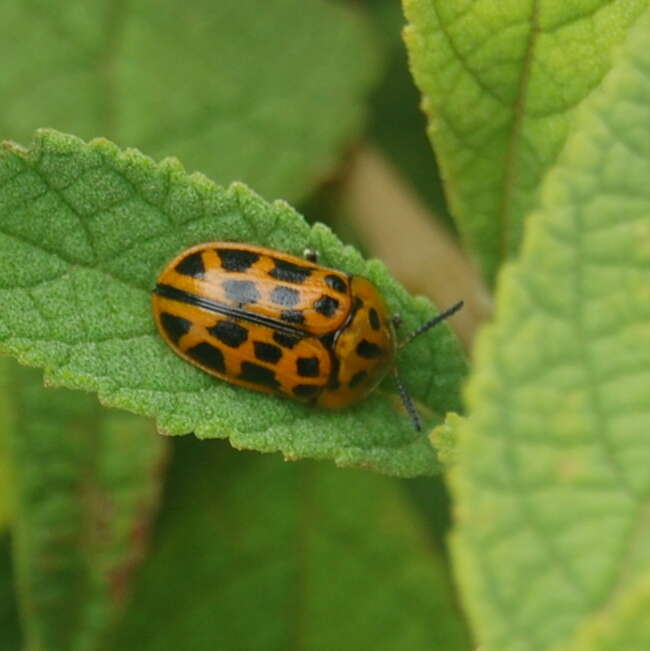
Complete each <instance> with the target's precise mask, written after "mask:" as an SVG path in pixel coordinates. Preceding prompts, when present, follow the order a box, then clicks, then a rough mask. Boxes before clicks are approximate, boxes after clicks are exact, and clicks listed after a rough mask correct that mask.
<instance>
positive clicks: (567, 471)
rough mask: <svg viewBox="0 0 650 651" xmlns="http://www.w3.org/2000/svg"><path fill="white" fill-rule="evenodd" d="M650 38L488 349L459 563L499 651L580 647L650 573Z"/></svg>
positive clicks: (538, 221)
mask: <svg viewBox="0 0 650 651" xmlns="http://www.w3.org/2000/svg"><path fill="white" fill-rule="evenodd" d="M649 34H650V13H648V12H646V14H645V15H644V16H643V18H642V19H641V20H640V21H639V23H638V24H637V26H636V27H635V28H634V29H633V30H632V32H631V33H630V38H629V40H628V41H627V42H626V44H625V47H624V49H623V51H622V52H621V53H620V54H619V55H618V58H617V62H616V64H615V66H614V67H613V68H612V71H611V73H610V74H609V75H608V76H607V78H606V79H605V80H604V83H603V85H602V87H601V88H600V89H599V91H598V92H596V93H595V94H594V95H593V96H592V97H591V98H590V100H589V102H588V103H587V104H585V106H584V107H583V110H582V111H581V113H580V115H579V116H578V117H577V120H576V128H575V130H574V132H573V133H572V135H571V138H570V139H569V141H568V143H567V147H566V149H565V151H564V152H563V154H562V156H561V158H560V161H559V163H558V165H557V167H556V168H554V170H553V171H552V173H551V174H550V175H549V177H548V179H547V182H546V183H545V185H544V188H543V191H542V204H541V205H542V208H541V210H540V211H539V212H538V213H535V214H533V215H531V220H530V223H529V228H528V230H527V234H526V238H525V242H524V247H523V252H522V255H521V259H520V260H519V261H517V262H516V263H514V264H512V266H510V267H509V268H507V269H506V270H505V272H504V273H503V275H502V277H501V290H500V293H499V296H498V305H497V315H496V321H495V323H494V324H493V325H491V326H489V327H488V328H487V329H486V331H485V332H484V335H483V337H481V339H480V342H479V345H478V347H477V351H476V356H475V359H476V370H475V373H474V374H473V376H472V378H471V380H470V383H469V386H468V390H467V403H468V408H469V417H468V419H467V420H466V421H465V422H464V423H463V424H461V428H460V433H459V436H458V446H457V453H456V466H455V467H454V470H453V471H452V482H451V487H452V492H453V494H454V496H455V498H456V500H457V514H458V525H457V529H456V533H455V536H454V541H453V551H454V556H455V560H456V564H457V576H458V580H459V583H460V585H461V588H462V591H463V593H464V599H465V603H466V605H467V606H468V610H469V613H470V618H471V620H472V622H473V626H474V628H475V630H476V631H477V637H478V642H479V644H480V646H481V647H482V648H484V649H486V650H488V651H519V650H523V649H526V650H528V651H542V650H546V649H549V648H551V647H552V646H553V645H554V644H560V643H562V642H566V641H567V639H569V638H570V636H571V635H572V634H573V632H574V631H575V630H576V629H577V628H578V627H579V626H580V625H581V624H582V623H583V622H584V620H585V619H587V618H589V617H591V616H593V615H594V614H597V613H604V612H607V611H608V610H609V608H610V607H611V605H612V603H613V602H614V601H615V600H617V599H618V598H619V596H621V595H623V594H625V592H626V591H627V590H628V589H630V588H631V586H632V585H633V583H634V582H635V580H636V578H637V577H639V576H641V575H643V574H644V573H645V574H647V572H648V571H650V520H649V519H648V512H649V509H650V473H649V472H648V468H649V467H650V437H649V436H648V432H649V431H650V184H649V183H648V178H650V137H648V126H649V125H650V49H649V48H648V35H649ZM619 648H625V647H619Z"/></svg>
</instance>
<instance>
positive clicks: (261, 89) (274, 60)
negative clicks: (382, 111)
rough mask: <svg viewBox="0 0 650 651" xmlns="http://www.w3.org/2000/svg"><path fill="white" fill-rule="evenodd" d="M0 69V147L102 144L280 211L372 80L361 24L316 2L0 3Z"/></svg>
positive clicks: (353, 15) (328, 163)
mask: <svg viewBox="0 0 650 651" xmlns="http://www.w3.org/2000/svg"><path fill="white" fill-rule="evenodd" d="M27 25H28V26H29V28H26V26H27ZM18 34H20V37H19V38H18V37H17V36H16V35H18ZM0 58H1V59H2V61H3V67H2V70H3V74H2V76H1V77H0V96H1V97H2V98H3V101H2V107H1V108H0V138H12V139H15V140H16V141H26V140H28V139H29V138H30V137H31V134H32V133H33V131H34V130H35V129H36V128H38V127H40V126H43V125H46V126H49V127H54V128H57V129H60V130H62V131H71V132H74V133H77V134H79V135H80V136H82V137H84V138H93V137H96V136H106V137H108V138H111V139H112V140H115V141H117V142H119V143H122V144H128V145H134V146H138V147H140V148H142V149H143V150H145V151H147V152H150V153H151V154H153V155H155V156H157V157H162V156H164V155H168V154H174V155H176V156H182V157H183V160H184V161H185V162H186V164H187V165H188V166H190V167H191V168H193V169H202V170H204V171H206V172H208V173H209V174H211V175H212V176H214V177H215V178H217V179H219V180H220V181H221V182H223V183H229V182H231V181H234V180H242V181H246V182H247V183H250V184H252V185H254V186H255V187H256V188H257V189H258V190H259V191H260V192H262V193H264V194H266V195H268V196H272V197H276V196H282V197H285V198H291V199H296V198H299V197H302V196H304V195H305V194H306V193H307V192H308V191H309V190H310V189H312V188H313V186H314V185H315V184H316V183H317V182H319V181H320V180H321V178H322V177H323V175H325V174H328V173H329V172H330V170H331V168H332V167H333V165H334V164H335V162H336V159H337V157H338V155H339V153H340V151H341V149H342V148H344V147H345V146H346V145H347V143H348V142H349V140H350V139H351V138H354V137H355V135H356V133H357V132H358V130H359V128H360V126H361V121H362V116H363V112H364V106H363V103H364V97H365V95H366V94H367V93H368V91H369V87H370V85H371V82H372V80H373V78H374V76H375V68H376V61H375V55H374V48H373V47H372V42H371V39H370V38H369V30H368V28H367V26H366V25H365V24H364V22H363V20H362V16H361V14H360V13H357V12H354V11H351V10H350V9H349V8H347V7H344V6H343V5H342V4H341V3H332V2H327V1H325V0H310V2H309V3H308V5H307V6H305V3H304V2H302V1H301V0H267V2H261V3H247V2H240V1H239V0H220V1H219V2H211V1H210V0H194V1H193V2H192V5H191V10H188V7H187V6H186V5H184V4H183V3H179V2H174V1H173V0H162V1H161V0H136V1H135V2H129V3H124V2H108V3H107V2H99V1H98V0H94V1H93V0H91V1H90V2H88V1H80V0H72V1H65V2H64V1H61V0H59V1H54V2H47V3H43V2H40V3H36V4H34V3H31V4H30V3H5V4H4V5H3V6H2V8H0Z"/></svg>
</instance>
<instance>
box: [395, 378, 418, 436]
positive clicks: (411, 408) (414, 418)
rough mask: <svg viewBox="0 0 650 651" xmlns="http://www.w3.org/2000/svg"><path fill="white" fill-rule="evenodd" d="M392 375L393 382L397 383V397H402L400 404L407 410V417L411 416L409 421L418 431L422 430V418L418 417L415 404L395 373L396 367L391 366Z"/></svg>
mask: <svg viewBox="0 0 650 651" xmlns="http://www.w3.org/2000/svg"><path fill="white" fill-rule="evenodd" d="M393 377H394V378H395V384H396V385H397V391H398V392H399V397H400V398H401V399H402V404H403V405H404V409H406V411H407V412H408V415H409V417H410V418H411V422H412V423H413V427H415V429H416V430H417V431H418V432H421V431H422V419H421V418H420V414H418V410H417V409H416V408H415V405H414V404H413V398H411V396H410V395H409V394H408V393H407V391H406V388H405V387H404V385H403V384H402V380H400V378H399V375H398V374H397V369H396V368H395V367H393Z"/></svg>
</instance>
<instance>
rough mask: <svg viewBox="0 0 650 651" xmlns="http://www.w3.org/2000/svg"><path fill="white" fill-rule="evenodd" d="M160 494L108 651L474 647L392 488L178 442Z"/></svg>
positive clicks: (361, 476) (411, 515) (365, 476)
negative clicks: (145, 551)
mask: <svg viewBox="0 0 650 651" xmlns="http://www.w3.org/2000/svg"><path fill="white" fill-rule="evenodd" d="M188 468H191V472H188ZM167 496H168V500H167V502H166V504H165V508H164V510H163V512H162V513H161V518H160V526H159V529H158V533H157V545H156V548H155V549H154V550H153V552H152V555H151V556H150V558H149V560H148V561H147V563H146V564H145V565H144V566H143V568H142V572H141V573H140V578H139V582H138V586H137V589H136V591H135V594H134V599H133V604H134V607H133V608H131V609H129V612H128V613H127V616H126V617H125V620H124V625H123V628H122V630H121V631H120V633H119V635H118V636H117V639H116V640H114V643H113V645H112V648H115V649H136V648H137V649H138V650H141V651H149V650H151V651H154V650H155V651H167V650H168V649H170V650H174V651H176V650H177V649H183V650H187V651H205V650H207V649H247V650H255V649H260V650H264V651H276V650H277V651H285V650H286V649H292V648H300V649H305V650H310V651H317V650H321V649H322V650H323V651H331V650H332V649H341V650H344V649H365V648H372V649H376V650H377V651H382V650H387V651H388V650H391V651H393V650H395V649H408V650H409V651H419V650H420V649H422V650H424V649H426V650H430V649H440V650H443V649H444V651H470V649H472V648H473V647H472V646H471V644H470V643H469V640H468V637H467V633H466V631H465V628H464V624H463V621H462V618H461V616H460V614H459V612H458V610H457V608H456V606H455V604H454V600H453V597H452V594H451V590H450V585H449V580H448V576H447V574H446V571H445V569H444V564H443V562H442V559H441V557H440V555H439V554H438V553H437V552H436V551H435V550H433V549H432V545H431V542H430V539H429V537H428V534H427V532H426V529H425V528H424V527H423V526H422V523H421V521H420V519H419V518H418V517H417V514H416V513H415V512H414V510H413V509H412V508H411V507H410V506H409V503H408V500H407V499H406V497H405V495H404V494H403V492H402V490H401V486H400V484H398V483H397V482H396V481H395V480H391V479H388V478H385V477H378V476H374V475H371V474H369V473H362V472H359V471H351V470H346V471H342V470H339V469H335V468H333V467H331V466H327V465H324V464H315V463H302V464H286V463H283V462H282V461H280V460H279V459H277V458H273V457H268V456H267V457H260V456H253V455H241V454H234V453H233V452H232V451H230V450H229V449H228V448H227V447H226V446H224V445H223V443H220V442H217V441H202V442H198V441H196V440H193V439H191V438H184V439H180V440H178V441H177V442H176V448H175V455H174V462H173V464H172V467H171V469H170V474H169V487H168V490H167ZM152 622H153V625H152Z"/></svg>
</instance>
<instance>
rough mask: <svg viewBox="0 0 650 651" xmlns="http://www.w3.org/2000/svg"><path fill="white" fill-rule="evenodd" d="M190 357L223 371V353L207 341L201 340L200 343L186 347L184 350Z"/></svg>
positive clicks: (220, 371) (224, 366)
mask: <svg viewBox="0 0 650 651" xmlns="http://www.w3.org/2000/svg"><path fill="white" fill-rule="evenodd" d="M185 352H186V354H187V355H189V356H190V357H191V358H192V359H194V360H196V361H197V362H199V363H200V364H203V366H206V367H207V368H211V369H213V370H214V371H218V372H219V373H225V371H226V364H225V362H224V359H223V353H222V352H221V351H220V350H219V349H218V348H215V347H214V346H211V345H210V344H209V343H207V342H205V341H202V342H201V343H200V344H197V345H196V346H193V347H192V348H188V350H186V351H185Z"/></svg>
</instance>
